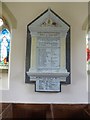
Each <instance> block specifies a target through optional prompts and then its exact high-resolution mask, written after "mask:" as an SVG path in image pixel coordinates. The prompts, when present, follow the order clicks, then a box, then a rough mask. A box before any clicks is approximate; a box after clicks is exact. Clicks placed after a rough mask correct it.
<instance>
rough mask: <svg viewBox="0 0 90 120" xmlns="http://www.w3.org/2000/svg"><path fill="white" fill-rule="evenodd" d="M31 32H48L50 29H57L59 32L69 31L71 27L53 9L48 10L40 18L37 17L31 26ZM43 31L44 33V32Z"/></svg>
mask: <svg viewBox="0 0 90 120" xmlns="http://www.w3.org/2000/svg"><path fill="white" fill-rule="evenodd" d="M28 26H29V30H30V31H42V28H43V31H45V30H46V31H48V29H49V28H50V29H55V30H56V31H57V32H58V31H60V30H63V31H64V30H65V31H66V30H68V29H69V27H70V26H69V25H68V24H67V23H66V22H65V21H64V20H63V19H62V18H61V17H59V16H58V15H57V14H56V13H55V12H53V11H52V10H51V9H47V10H46V11H45V12H44V13H42V14H41V15H40V16H39V17H37V18H36V19H35V20H34V21H32V22H31V23H30V24H29V25H28ZM43 31H42V32H43Z"/></svg>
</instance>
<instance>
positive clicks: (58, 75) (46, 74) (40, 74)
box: [27, 69, 69, 81]
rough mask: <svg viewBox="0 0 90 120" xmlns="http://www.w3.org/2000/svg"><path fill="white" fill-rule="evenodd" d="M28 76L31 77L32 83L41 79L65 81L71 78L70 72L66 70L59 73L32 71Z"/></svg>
mask: <svg viewBox="0 0 90 120" xmlns="http://www.w3.org/2000/svg"><path fill="white" fill-rule="evenodd" d="M27 75H28V76H29V77H30V81H36V80H38V79H40V78H49V79H50V78H51V79H58V78H59V79H60V81H65V80H66V77H68V76H69V72H67V70H66V69H63V70H62V69H61V70H58V71H53V70H51V71H43V70H42V71H38V70H32V69H30V70H29V71H28V72H27Z"/></svg>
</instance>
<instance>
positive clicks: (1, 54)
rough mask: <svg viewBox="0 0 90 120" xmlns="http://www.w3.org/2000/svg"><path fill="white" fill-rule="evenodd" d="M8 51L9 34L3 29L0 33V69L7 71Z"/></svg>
mask: <svg viewBox="0 0 90 120" xmlns="http://www.w3.org/2000/svg"><path fill="white" fill-rule="evenodd" d="M9 51H10V32H9V30H8V29H6V28H4V29H3V30H2V31H0V69H8V64H9Z"/></svg>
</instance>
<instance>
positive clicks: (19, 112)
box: [0, 103, 90, 120]
mask: <svg viewBox="0 0 90 120" xmlns="http://www.w3.org/2000/svg"><path fill="white" fill-rule="evenodd" d="M0 115H2V120H7V119H10V120H26V119H28V120H63V119H64V120H73V119H78V118H79V119H80V120H90V105H89V104H20V103H19V104H16V103H15V104H14V103H13V104H11V103H10V104H9V103H8V104H7V103H6V104H5V103H4V104H2V111H1V110H0Z"/></svg>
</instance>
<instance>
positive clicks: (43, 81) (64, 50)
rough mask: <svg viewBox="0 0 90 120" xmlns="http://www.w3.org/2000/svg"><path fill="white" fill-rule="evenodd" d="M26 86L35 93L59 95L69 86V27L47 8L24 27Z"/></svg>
mask: <svg viewBox="0 0 90 120" xmlns="http://www.w3.org/2000/svg"><path fill="white" fill-rule="evenodd" d="M25 82H26V83H35V91H36V92H41V91H42V92H60V91H61V84H70V25H69V24H67V23H66V22H65V21H64V20H63V19H62V18H61V17H59V16H58V15H57V14H56V13H55V12H54V11H52V10H51V9H47V10H46V11H45V12H44V13H42V14H41V15H40V16H39V17H37V18H36V19H35V20H34V21H32V22H31V23H30V24H28V26H27V49H26V80H25Z"/></svg>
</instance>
